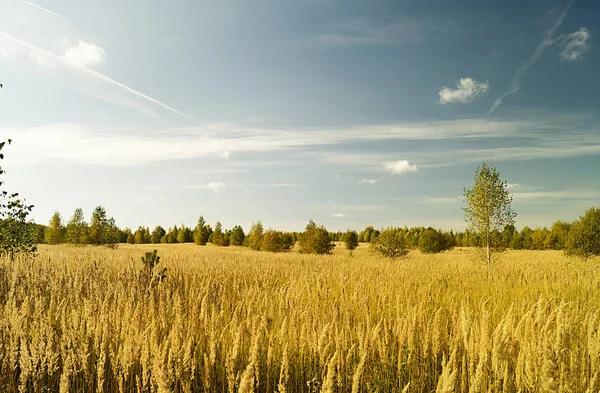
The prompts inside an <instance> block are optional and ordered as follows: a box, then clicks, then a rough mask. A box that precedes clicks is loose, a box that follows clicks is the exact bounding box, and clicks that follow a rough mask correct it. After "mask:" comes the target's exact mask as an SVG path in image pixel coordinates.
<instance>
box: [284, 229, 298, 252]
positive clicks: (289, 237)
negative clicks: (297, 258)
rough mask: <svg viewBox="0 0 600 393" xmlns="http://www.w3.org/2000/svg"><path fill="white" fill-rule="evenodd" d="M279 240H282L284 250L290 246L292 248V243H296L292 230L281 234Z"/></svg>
mask: <svg viewBox="0 0 600 393" xmlns="http://www.w3.org/2000/svg"><path fill="white" fill-rule="evenodd" d="M281 240H282V241H283V244H284V246H285V250H286V251H290V250H291V249H292V248H294V245H295V244H296V237H295V236H294V233H292V232H284V233H283V234H282V235H281Z"/></svg>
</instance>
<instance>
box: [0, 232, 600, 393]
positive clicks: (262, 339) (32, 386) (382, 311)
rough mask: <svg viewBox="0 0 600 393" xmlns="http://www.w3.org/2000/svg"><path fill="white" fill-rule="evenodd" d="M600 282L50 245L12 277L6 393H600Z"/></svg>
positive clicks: (1, 373) (186, 250) (5, 325)
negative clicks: (161, 274)
mask: <svg viewBox="0 0 600 393" xmlns="http://www.w3.org/2000/svg"><path fill="white" fill-rule="evenodd" d="M153 249H157V250H158V255H159V256H161V262H160V264H159V265H160V266H164V267H166V268H167V272H166V278H165V279H164V280H162V281H160V282H158V281H155V282H154V283H150V284H149V283H148V280H144V279H143V278H144V277H143V274H142V273H141V271H142V269H143V264H142V262H141V260H140V257H141V256H143V254H144V252H146V251H151V250H153ZM599 266H600V260H599V259H598V258H596V259H592V260H588V261H585V262H584V261H583V260H578V259H568V258H566V257H564V256H563V254H562V252H559V251H509V252H507V253H506V254H504V255H503V257H502V258H501V259H500V260H499V261H498V262H496V263H494V264H493V265H492V266H491V267H487V266H486V265H485V264H484V263H482V262H479V261H477V259H475V257H474V255H473V252H472V250H470V249H460V248H459V249H454V250H452V251H448V252H445V253H442V254H436V255H424V254H420V253H419V252H418V251H411V253H410V254H409V255H408V257H407V258H405V259H399V260H396V261H391V260H389V259H384V258H381V257H378V256H375V255H372V254H371V253H369V251H368V249H367V248H366V246H365V245H361V246H360V247H359V248H358V249H357V250H355V251H354V252H353V253H352V254H351V253H350V252H349V251H346V250H345V249H343V245H338V246H337V247H336V249H335V250H334V252H333V255H329V256H315V255H301V254H298V253H297V252H290V253H279V254H274V253H267V252H258V251H251V250H248V249H247V248H241V247H227V248H222V247H221V248H220V247H214V246H210V245H209V246H206V247H201V246H195V245H193V244H183V245H121V246H119V248H118V249H116V250H111V249H108V248H103V247H75V246H40V249H39V252H38V256H37V257H36V258H35V259H34V260H30V259H20V258H17V259H16V260H14V261H10V260H7V259H4V260H2V261H1V262H0V310H1V311H0V391H1V392H7V393H12V392H20V393H24V392H61V393H66V392H73V393H75V392H76V393H79V392H119V393H136V392H159V393H166V392H184V393H189V392H223V393H226V392H227V393H234V392H267V393H270V392H279V393H283V392H352V393H358V392H455V391H456V392H587V393H592V392H599V391H600V295H599V291H600V274H599V273H598V271H599V270H598V268H599ZM307 382H310V383H307Z"/></svg>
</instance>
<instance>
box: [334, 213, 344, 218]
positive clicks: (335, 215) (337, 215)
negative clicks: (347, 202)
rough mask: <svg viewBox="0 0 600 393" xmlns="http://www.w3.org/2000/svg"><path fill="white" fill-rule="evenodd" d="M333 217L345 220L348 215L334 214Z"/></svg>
mask: <svg viewBox="0 0 600 393" xmlns="http://www.w3.org/2000/svg"><path fill="white" fill-rule="evenodd" d="M331 217H335V218H345V217H346V215H345V214H344V213H335V214H332V215H331Z"/></svg>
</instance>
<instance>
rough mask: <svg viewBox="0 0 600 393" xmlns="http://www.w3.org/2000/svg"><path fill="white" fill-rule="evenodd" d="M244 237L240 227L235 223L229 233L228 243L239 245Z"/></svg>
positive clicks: (242, 242)
mask: <svg viewBox="0 0 600 393" xmlns="http://www.w3.org/2000/svg"><path fill="white" fill-rule="evenodd" d="M245 237H246V236H245V235H244V230H243V229H242V227H241V226H239V225H236V226H234V227H233V228H232V229H231V233H230V234H229V244H231V245H232V246H241V245H243V244H244V238H245Z"/></svg>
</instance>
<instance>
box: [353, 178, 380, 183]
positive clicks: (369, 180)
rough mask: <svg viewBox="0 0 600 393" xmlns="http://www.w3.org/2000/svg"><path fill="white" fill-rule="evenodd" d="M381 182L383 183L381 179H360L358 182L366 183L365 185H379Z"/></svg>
mask: <svg viewBox="0 0 600 393" xmlns="http://www.w3.org/2000/svg"><path fill="white" fill-rule="evenodd" d="M380 181H381V179H360V180H359V181H358V182H359V183H365V184H377V183H379V182H380Z"/></svg>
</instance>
